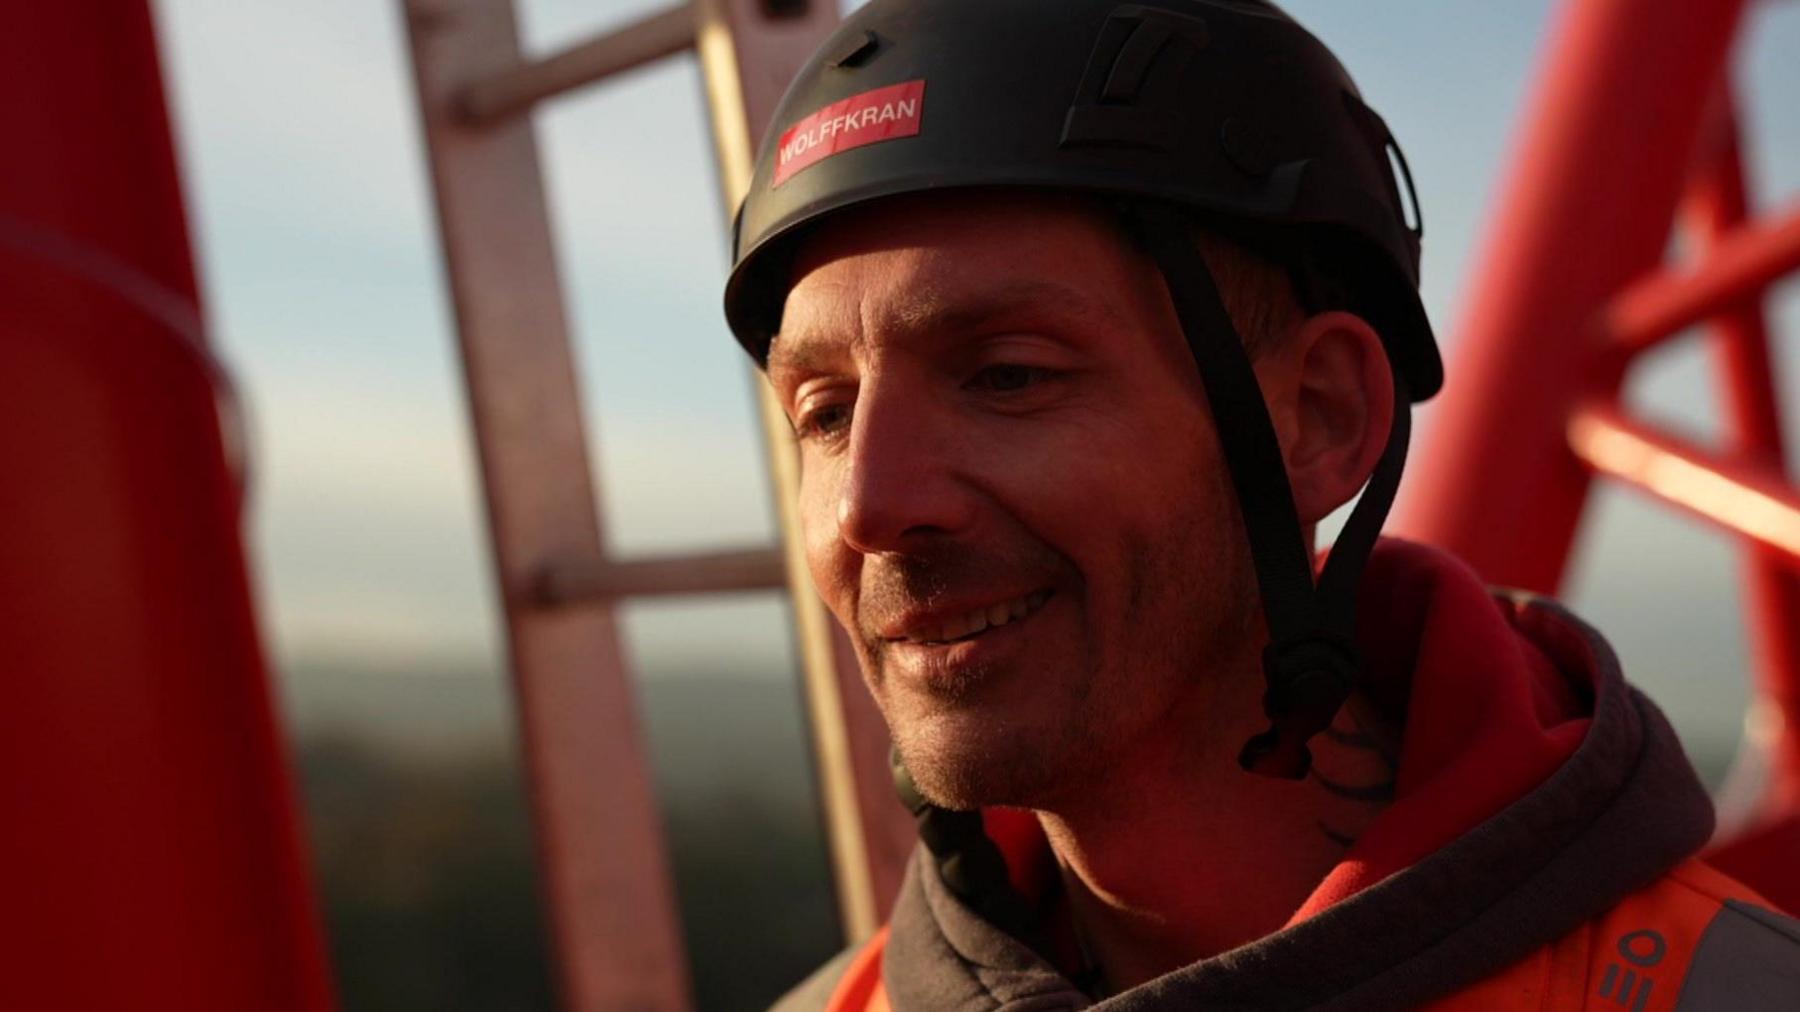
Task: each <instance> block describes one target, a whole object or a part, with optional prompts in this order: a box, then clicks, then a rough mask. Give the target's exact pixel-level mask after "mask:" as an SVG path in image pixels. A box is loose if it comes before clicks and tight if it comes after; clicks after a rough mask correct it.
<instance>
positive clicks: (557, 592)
mask: <svg viewBox="0 0 1800 1012" xmlns="http://www.w3.org/2000/svg"><path fill="white" fill-rule="evenodd" d="M786 586H787V569H786V567H785V566H784V565H783V563H782V555H781V552H780V551H779V550H778V549H775V548H748V549H741V550H734V551H724V552H706V553H703V554H698V555H674V556H666V557H663V558H657V559H631V560H625V561H617V560H615V561H608V562H602V563H598V564H594V563H588V564H585V565H561V566H553V567H550V568H547V569H546V570H545V571H544V573H543V575H542V577H541V578H540V579H539V580H538V581H537V585H536V587H535V588H534V591H535V592H534V594H533V597H534V598H535V600H536V601H537V602H538V603H539V604H543V605H565V604H574V603H577V602H581V601H590V600H594V599H596V598H609V599H611V598H621V597H638V596H646V595H664V594H712V593H719V592H722V591H737V590H770V589H776V588H784V587H786Z"/></svg>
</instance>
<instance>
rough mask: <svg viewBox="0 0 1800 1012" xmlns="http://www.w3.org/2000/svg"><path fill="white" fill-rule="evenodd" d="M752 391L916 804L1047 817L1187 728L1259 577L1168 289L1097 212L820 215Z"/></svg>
mask: <svg viewBox="0 0 1800 1012" xmlns="http://www.w3.org/2000/svg"><path fill="white" fill-rule="evenodd" d="M769 371H770V377H771V379H772V380H773V382H774V383H775V386H776V389H777V390H778V392H779V395H780V397H781V400H782V402H783V404H784V406H785V407H786V410H787V412H788V417H789V418H790V420H792V421H793V422H794V423H795V426H796V430H797V432H798V434H799V444H800V455H801V468H802V477H801V487H800V509H801V519H802V524H803V529H804V533H805V539H806V553H807V561H808V565H809V567H810V569H811V571H812V576H813V579H814V581H815V582H816V584H817V586H818V588H819V591H820V593H821V594H822V595H823V597H824V599H825V603H826V604H827V605H828V606H829V607H830V609H831V611H832V612H833V613H834V614H835V615H836V616H837V619H838V621H839V622H841V623H842V624H843V626H844V628H845V629H846V630H847V631H848V632H849V634H850V637H851V639H852V640H853V641H854V642H855V644H856V647H857V650H858V652H859V656H860V659H861V662H862V667H863V674H864V677H865V678H866V680H867V681H868V684H869V687H870V689H871V691H872V692H873V693H874V695H875V699H876V701H877V703H878V704H879V705H880V707H881V710H882V712H883V714H884V715H885V716H886V718H887V722H888V725H889V727H890V729H891V730H892V732H893V735H894V739H895V742H896V744H897V745H898V746H899V748H900V751H901V754H902V756H903V758H904V759H905V761H906V764H907V767H908V769H909V770H910V771H911V772H912V774H913V777H914V779H915V780H916V781H917V782H918V784H919V786H920V787H921V788H922V789H923V790H924V792H925V793H926V795H927V796H928V797H931V798H932V799H933V800H935V801H937V802H939V803H940V804H946V805H950V806H952V807H959V808H967V807H973V806H975V805H986V804H1008V805H1019V806H1029V807H1038V808H1050V807H1054V806H1055V804H1056V802H1057V800H1058V798H1060V797H1064V796H1067V793H1068V792H1069V791H1072V790H1079V789H1081V788H1082V787H1085V786H1090V785H1092V784H1094V783H1095V782H1097V781H1098V782H1104V780H1105V779H1106V778H1107V777H1108V776H1109V774H1111V773H1116V772H1117V771H1118V769H1119V764H1120V763H1121V762H1128V761H1129V757H1130V756H1132V755H1134V754H1145V753H1144V752H1143V750H1144V749H1146V748H1149V747H1152V745H1153V743H1155V742H1157V741H1159V740H1163V739H1167V737H1168V736H1170V735H1181V736H1187V737H1191V736H1193V735H1195V734H1197V733H1204V731H1203V725H1204V722H1205V714H1204V712H1200V713H1197V712H1196V709H1197V708H1198V709H1199V710H1201V711H1203V710H1204V708H1205V707H1204V700H1205V697H1206V695H1207V692H1208V687H1209V685H1211V683H1212V682H1213V681H1214V679H1211V678H1209V677H1208V672H1209V671H1218V670H1224V669H1226V668H1227V667H1229V666H1234V665H1239V664H1241V663H1242V658H1243V656H1244V654H1245V651H1246V649H1247V647H1246V643H1247V641H1248V639H1249V632H1250V628H1251V623H1252V620H1253V616H1254V607H1255V596H1254V581H1253V577H1252V573H1251V569H1250V564H1249V561H1248V552H1247V549H1246V548H1245V547H1244V544H1243V534H1242V533H1241V531H1242V526H1241V521H1240V519H1239V517H1238V514H1237V511H1236V505H1235V501H1234V500H1233V498H1232V497H1231V495H1230V493H1229V485H1228V482H1227V480H1226V478H1225V476H1224V475H1225V472H1224V467H1223V463H1222V461H1221V459H1220V457H1219V451H1218V445H1217V440H1216V437H1215V435H1214V432H1213V428H1212V424H1211V420H1210V416H1209V415H1208V413H1207V411H1206V407H1205V403H1204V399H1203V394H1202V392H1201V389H1200V385H1199V380H1198V377H1197V376H1196V375H1195V373H1194V367H1193V364H1192V361H1191V359H1190V358H1189V356H1188V352H1187V350H1186V347H1185V345H1184V344H1183V343H1182V340H1181V337H1180V330H1179V328H1178V326H1177V324H1176V322H1175V319H1174V314H1173V312H1172V310H1170V308H1169V306H1168V302H1167V296H1166V294H1164V291H1163V288H1162V286H1161V282H1160V280H1159V279H1158V277H1157V275H1156V274H1155V271H1154V269H1153V268H1152V267H1151V265H1150V264H1149V262H1148V261H1147V260H1146V259H1145V258H1143V257H1142V256H1140V255H1139V254H1137V253H1136V252H1134V251H1132V250H1131V249H1130V248H1129V247H1128V246H1126V245H1125V244H1124V243H1123V242H1122V241H1121V240H1120V239H1119V238H1118V236H1117V234H1116V233H1115V232H1114V231H1113V229H1112V227H1111V226H1110V225H1109V224H1108V223H1107V222H1106V221H1105V220H1104V219H1103V218H1101V217H1100V216H1099V215H1098V214H1096V213H1094V212H1091V211H1089V210H1088V209H1086V207H1085V206H1082V205H1076V204H1074V203H1069V202H1055V201H1050V200H1048V199H1041V198H1026V197H1001V196H995V195H991V194H989V195H961V196H956V197H945V196H934V197H928V198H908V199H903V200H897V201H889V202H886V203H882V204H878V205H875V206H874V207H873V208H871V209H869V210H864V211H861V212H858V213H855V214H851V215H844V216H840V218H839V219H838V220H836V221H834V222H833V223H832V224H830V225H828V226H826V227H825V228H824V229H823V230H822V231H821V232H819V233H818V234H816V235H814V236H812V237H811V238H809V240H808V241H807V243H806V245H805V246H804V248H803V249H802V251H801V254H800V257H799V260H798V262H797V264H796V268H795V271H794V274H793V287H792V289H791V290H790V292H789V295H788V299H787V304H786V309H785V313H784V318H783V327H782V331H781V334H780V335H779V337H778V338H777V339H776V341H775V344H774V347H773V350H772V353H771V357H770V370H769ZM1196 718H1198V719H1199V720H1200V721H1201V724H1202V727H1196V725H1195V723H1194V721H1195V720H1196Z"/></svg>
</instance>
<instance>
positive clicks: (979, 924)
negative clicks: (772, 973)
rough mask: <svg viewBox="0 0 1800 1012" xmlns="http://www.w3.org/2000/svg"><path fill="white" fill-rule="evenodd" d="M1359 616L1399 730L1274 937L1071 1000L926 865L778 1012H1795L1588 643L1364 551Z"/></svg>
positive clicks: (1003, 837) (1467, 588)
mask: <svg viewBox="0 0 1800 1012" xmlns="http://www.w3.org/2000/svg"><path fill="white" fill-rule="evenodd" d="M1361 594H1362V597H1361V600H1360V601H1359V614H1360V615H1361V616H1362V622H1363V625H1364V629H1363V630H1362V631H1361V632H1360V633H1359V637H1360V639H1359V647H1360V649H1361V653H1362V657H1363V661H1364V668H1365V674H1364V683H1363V685H1362V686H1361V689H1362V691H1363V693H1364V694H1365V695H1366V696H1367V697H1368V698H1369V699H1370V700H1371V702H1373V703H1374V704H1375V705H1377V706H1379V707H1382V708H1384V709H1385V710H1387V712H1388V713H1389V714H1390V715H1392V716H1393V717H1394V718H1395V719H1396V720H1397V721H1403V722H1404V731H1403V735H1402V741H1401V746H1400V754H1399V755H1398V756H1397V757H1396V764H1397V768H1396V776H1395V779H1394V785H1393V793H1392V799H1391V800H1390V801H1389V802H1387V807H1386V808H1385V809H1384V810H1383V811H1382V813H1381V814H1380V815H1379V816H1378V817H1377V818H1376V819H1375V820H1374V822H1373V823H1371V824H1370V826H1369V827H1368V828H1367V830H1365V831H1364V833H1363V834H1362V835H1361V836H1360V837H1358V838H1357V839H1356V840H1355V841H1354V842H1352V843H1351V844H1350V845H1349V847H1348V849H1347V851H1346V852H1345V855H1344V858H1343V860H1342V861H1341V863H1340V864H1339V865H1338V866H1337V867H1336V868H1335V869H1334V870H1333V871H1332V872H1331V873H1330V874H1328V875H1327V876H1326V877H1325V879H1324V880H1323V881H1322V882H1321V883H1320V884H1319V885H1318V887H1317V888H1316V889H1315V891H1314V893H1313V895H1312V896H1311V898H1309V899H1308V900H1307V902H1306V903H1305V904H1304V905H1303V906H1302V907H1301V909H1300V910H1299V911H1297V912H1296V913H1295V914H1294V916H1293V918H1292V919H1291V920H1290V921H1289V923H1288V924H1287V925H1286V926H1285V927H1283V928H1282V929H1281V930H1279V931H1277V932H1275V933H1273V934H1270V935H1267V936H1265V937H1263V938H1261V939H1258V940H1256V941H1254V942H1251V943H1249V944H1247V945H1245V946H1242V947H1239V948H1237V949H1234V950H1232V951H1230V952H1225V953H1221V954H1219V955H1216V956H1213V957H1210V958H1207V959H1203V960H1200V961H1199V962H1196V963H1193V964H1191V965H1189V966H1186V967H1182V968H1180V969H1178V970H1175V971H1174V972H1172V973H1169V974H1166V975H1165V976H1163V977H1160V978H1158V979H1156V980H1153V981H1150V982H1148V983H1146V984H1143V985H1140V986H1138V987H1134V988H1131V989H1129V990H1125V991H1123V992H1119V993H1106V990H1105V988H1104V986H1101V985H1095V986H1092V987H1091V990H1093V991H1094V992H1095V993H1092V994H1090V993H1087V992H1085V991H1084V990H1083V989H1082V988H1080V987H1078V986H1077V985H1076V984H1075V983H1073V982H1072V980H1071V979H1070V978H1071V976H1079V975H1078V974H1076V973H1075V972H1074V968H1072V967H1068V966H1059V965H1056V964H1057V963H1059V962H1060V963H1066V962H1067V961H1068V960H1067V954H1066V953H1062V954H1060V956H1058V957H1053V958H1046V957H1045V956H1044V955H1041V954H1040V953H1039V952H1038V951H1037V950H1034V949H1033V948H1032V947H1030V946H1028V945H1027V944H1026V943H1025V942H1023V941H1021V940H1019V939H1017V938H1014V937H1013V936H1011V935H1009V934H1007V933H1006V932H1005V931H1002V930H1001V929H1000V928H998V927H996V926H995V925H993V924H991V923H989V922H988V921H986V920H985V919H983V918H982V917H981V916H980V915H979V914H977V913H975V912H974V911H973V910H972V909H971V908H970V906H969V905H968V904H965V903H964V902H963V901H962V899H961V898H959V897H958V896H957V895H955V894H954V893H953V892H952V890H951V889H950V887H949V886H947V885H946V883H945V881H944V879H943V877H942V875H941V874H940V873H939V869H938V867H937V863H936V861H935V860H934V859H933V857H932V855H930V854H929V853H927V852H925V851H924V850H920V851H919V852H918V853H916V854H915V855H914V860H913V862H912V865H911V867H910V868H909V870H908V874H907V878H906V882H905V884H904V886H903V887H902V890H901V894H900V896H899V898H898V900H897V902H896V905H895V908H894V913H893V916H892V918H891V920H890V923H889V925H888V926H887V927H886V928H884V929H883V930H882V932H881V933H880V934H879V935H878V936H877V937H876V938H875V939H873V940H872V941H871V942H869V943H868V944H866V945H864V946H863V947H862V948H861V949H859V950H857V951H854V952H851V953H846V954H844V955H843V956H840V957H839V958H838V959H837V960H834V961H833V962H832V963H831V964H829V965H827V966H826V967H825V968H824V969H822V970H821V971H820V972H819V973H818V974H815V975H814V977H813V978H812V979H810V980H809V981H808V982H807V983H806V984H804V985H802V986H801V987H800V988H799V989H797V990H796V991H795V992H793V993H792V994H790V995H789V996H788V997H787V998H786V999H784V1000H783V1002H782V1003H781V1004H780V1005H779V1006H778V1008H781V1009H796V1010H797V1009H820V1008H827V1009H832V1010H839V1012H849V1010H857V1012H861V1010H883V1009H894V1010H899V1012H964V1010H967V1012H975V1010H994V1009H1009V1010H1017V1012H1046V1010H1050V1009H1080V1008H1095V1009H1104V1010H1108V1012H1128V1010H1141V1009H1215V1008H1217V1009H1302V1008H1340V1009H1397V1008H1415V1007H1424V1008H1431V1009H1445V1010H1448V1009H1455V1010H1474V1009H1501V1010H1507V1009H1533V1010H1537V1009H1545V1010H1551V1009H1586V1008H1593V1009H1611V1010H1617V1009H1626V1010H1633V1012H1641V1010H1669V1009H1683V1010H1691V1009H1706V1010H1712V1009H1720V1010H1734V1012H1735V1010H1743V1012H1757V1010H1765V1009H1767V1010H1776V1009H1781V1010H1789V1012H1800V922H1796V921H1794V920H1793V919H1791V918H1788V917H1786V916H1783V915H1782V914H1780V913H1777V912H1775V911H1773V910H1771V909H1770V908H1769V906H1768V904H1767V903H1765V902H1764V901H1762V900H1761V899H1760V898H1759V897H1758V896H1756V894H1754V893H1753V892H1751V891H1750V890H1748V889H1746V888H1745V887H1743V886H1742V885H1740V884H1738V883H1736V882H1734V881H1732V880H1731V879H1729V878H1727V877H1726V876H1724V875H1722V874H1720V873H1718V872H1717V871H1714V870H1712V869H1711V868H1709V867H1707V866H1706V865H1704V864H1702V863H1700V862H1698V861H1696V860H1693V859H1692V855H1693V854H1694V852H1695V851H1697V850H1698V849H1699V848H1700V847H1701V846H1702V845H1703V844H1704V843H1705V842H1706V840H1707V838H1708V836H1709V835H1710V833H1711V830H1712V809H1711V805H1710V803H1709V801H1708V799H1707V797H1706V794H1705V792H1704V790H1703V789H1702V788H1701V787H1700V784H1699V782H1698V780H1697V778H1696V777H1695V776H1694V773H1693V770H1692V768H1691V766H1690V765H1689V764H1688V762H1687V759H1686V757H1685V756H1684V755H1683V753H1682V751H1681V747H1680V744H1679V742H1678V741H1677V740H1676V738H1675V735H1674V732H1673V731H1672V730H1671V729H1670V728H1669V726H1668V724H1667V722H1666V721H1665V720H1664V719H1663V717H1662V715H1661V714H1660V713H1659V712H1658V711H1657V709H1656V707H1655V706H1654V705H1653V704H1651V703H1650V701H1649V700H1648V699H1646V698H1644V697H1643V696H1642V695H1641V694H1640V693H1638V692H1637V691H1636V690H1634V689H1632V688H1631V687H1630V686H1629V685H1627V684H1626V683H1625V681H1624V679H1623V678H1622V677H1621V675H1620V673H1619V670H1618V665H1617V662H1616V660H1615V659H1614V657H1613V654H1612V652H1611V650H1610V649H1609V648H1608V647H1607V645H1606V643H1605V642H1604V641H1603V640H1602V639H1601V638H1600V636H1599V635H1598V634H1597V633H1595V632H1594V631H1593V630H1592V629H1590V628H1589V627H1588V626H1586V625H1585V624H1583V623H1582V622H1580V621H1579V620H1578V619H1576V618H1574V617H1573V616H1572V615H1570V614H1568V613H1567V612H1566V611H1564V610H1563V609H1561V608H1560V607H1558V606H1557V605H1555V604H1554V603H1552V602H1548V601H1545V600H1542V599H1537V598H1532V597H1529V596H1526V595H1519V594H1511V593H1501V594H1490V593H1489V592H1488V591H1487V590H1486V589H1485V588H1483V587H1482V586H1481V584H1480V583H1479V581H1478V580H1477V579H1476V578H1475V576H1474V574H1473V573H1472V572H1470V571H1469V570H1468V569H1467V568H1466V567H1464V566H1463V565H1462V564H1461V563H1459V562H1457V561H1456V560H1454V559H1452V558H1450V557H1449V556H1446V555H1444V554H1442V553H1440V552H1436V551H1434V550H1431V549H1426V548H1423V547H1421V546H1417V545H1410V544H1406V543H1404V542H1397V541H1391V540H1390V541H1385V542H1383V543H1382V545H1381V546H1380V547H1379V548H1378V549H1377V551H1376V553H1375V555H1374V556H1373V557H1372V558H1371V560H1370V562H1369V566H1368V570H1367V573H1366V575H1365V579H1364V586H1363V589H1362V592H1361ZM1024 821H1025V823H1026V825H1025V826H1024V828H1023V829H1022V828H1021V823H1020V820H1018V819H1016V818H1013V819H1005V818H1002V817H999V816H997V815H996V814H995V813H990V814H989V827H990V835H993V836H994V837H995V838H996V841H997V842H998V843H1000V845H1001V848H1002V850H1003V852H1005V854H1006V856H1007V863H1008V866H1009V870H1010V871H1011V873H1012V878H1013V881H1014V885H1015V886H1017V887H1018V888H1019V890H1020V892H1021V893H1022V894H1024V895H1025V897H1026V898H1027V900H1028V901H1034V902H1036V904H1037V906H1038V909H1039V910H1040V917H1041V918H1045V919H1048V918H1054V917H1057V916H1061V915H1060V914H1058V913H1057V911H1060V910H1062V909H1063V906H1062V905H1060V904H1057V903H1055V902H1054V895H1053V894H1054V890H1055V888H1056V887H1055V885H1054V883H1055V881H1056V878H1057V876H1056V875H1055V874H1054V872H1053V869H1054V865H1053V864H1052V865H1050V867H1051V868H1052V873H1051V874H1048V875H1045V874H1043V872H1042V871H1041V869H1042V868H1043V866H1044V865H1045V863H1046V862H1047V861H1048V860H1049V858H1048V851H1047V848H1046V846H1045V845H1044V844H1043V842H1042V838H1041V835H1036V836H1034V835H1033V833H1032V832H1031V830H1030V825H1031V820H1029V819H1027V820H1024ZM1797 856H1800V855H1797ZM1195 857H1196V860H1204V854H1202V853H1197V854H1196V855H1195ZM1033 868H1036V869H1039V870H1038V871H1035V872H1034V871H1032V869H1033ZM1252 887H1253V885H1252V884H1247V885H1246V888H1252ZM1044 933H1045V934H1054V933H1055V932H1054V930H1053V929H1050V930H1047V931H1046V932H1044Z"/></svg>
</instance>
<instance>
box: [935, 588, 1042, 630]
mask: <svg viewBox="0 0 1800 1012" xmlns="http://www.w3.org/2000/svg"><path fill="white" fill-rule="evenodd" d="M1049 599H1050V592H1049V591H1047V590H1040V591H1037V592H1036V593H1033V594H1027V595H1025V596H1024V597H1016V598H1013V599H1012V600H1011V601H1002V602H1000V603H999V604H991V605H988V606H987V607H986V608H977V609H975V610H974V611H971V612H969V613H968V614H967V615H963V616H960V617H957V618H953V619H950V620H949V621H947V622H945V623H944V624H943V625H941V626H939V627H937V628H936V629H928V630H924V631H921V632H920V633H918V634H915V635H912V636H908V637H907V640H908V641H910V642H913V643H948V642H949V641H951V640H959V639H964V638H966V637H969V636H973V635H975V634H976V633H980V632H986V631H987V630H989V629H994V628H998V627H1000V626H1003V625H1005V624H1007V623H1008V622H1013V621H1017V620H1018V619H1022V618H1024V617H1025V616H1027V615H1029V614H1031V613H1032V612H1034V611H1036V610H1037V609H1038V607H1039V606H1041V605H1042V604H1043V603H1044V602H1045V601H1047V600H1049Z"/></svg>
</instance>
